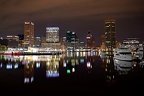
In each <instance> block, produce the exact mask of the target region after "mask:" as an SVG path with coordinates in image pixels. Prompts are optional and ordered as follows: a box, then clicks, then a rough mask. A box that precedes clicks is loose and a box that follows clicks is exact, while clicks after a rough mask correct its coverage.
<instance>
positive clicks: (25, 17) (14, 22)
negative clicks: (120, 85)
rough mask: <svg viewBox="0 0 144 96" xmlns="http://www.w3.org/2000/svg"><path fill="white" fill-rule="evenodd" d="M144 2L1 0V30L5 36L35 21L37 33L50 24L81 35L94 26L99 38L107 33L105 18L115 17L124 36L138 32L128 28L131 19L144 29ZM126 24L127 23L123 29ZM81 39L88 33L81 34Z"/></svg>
mask: <svg viewBox="0 0 144 96" xmlns="http://www.w3.org/2000/svg"><path fill="white" fill-rule="evenodd" d="M143 5H144V1H143V0H9V1H7V0H1V1H0V21H1V22H0V25H1V26H0V33H2V34H1V36H6V35H8V33H11V34H18V33H19V32H20V33H22V32H23V23H24V21H33V22H34V23H35V33H36V35H40V34H41V32H42V33H43V34H45V27H46V26H59V27H60V28H61V31H60V32H61V34H63V35H64V34H65V31H66V30H68V29H70V30H73V31H76V32H77V34H78V35H79V34H81V33H82V32H83V33H84V34H83V36H85V35H86V32H87V30H92V33H93V35H95V37H96V38H99V37H100V36H99V35H101V34H103V33H104V26H103V23H104V21H103V20H104V18H109V17H112V18H116V19H117V26H119V27H118V29H117V32H120V33H121V34H122V35H119V36H121V37H119V38H122V39H123V38H124V37H122V36H124V34H125V33H126V32H129V31H132V32H133V33H134V31H133V30H134V29H133V30H130V29H128V28H130V27H129V26H128V25H130V24H129V22H130V23H135V22H136V23H138V24H137V25H138V26H139V27H134V26H133V25H132V26H133V27H134V28H139V29H135V31H136V30H139V33H138V32H137V33H138V34H140V33H143V31H144V30H143V25H142V22H144V19H143V18H144V6H143ZM131 18H133V19H131ZM140 19H141V21H140ZM130 20H132V21H130ZM119 22H120V23H119ZM122 23H125V24H122ZM123 25H125V26H126V25H127V26H126V27H125V28H124V29H121V28H120V26H123ZM137 25H136V26H137ZM122 28H123V27H122ZM118 34H119V33H118ZM63 35H61V36H63ZM134 35H135V34H134ZM135 36H137V35H135ZM81 39H82V40H84V39H85V37H83V38H82V36H81ZM122 39H118V40H122ZM97 40H98V41H99V39H97Z"/></svg>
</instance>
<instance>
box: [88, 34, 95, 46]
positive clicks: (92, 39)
mask: <svg viewBox="0 0 144 96" xmlns="http://www.w3.org/2000/svg"><path fill="white" fill-rule="evenodd" d="M86 47H87V48H94V47H95V41H94V37H93V36H92V34H91V31H88V33H87V36H86Z"/></svg>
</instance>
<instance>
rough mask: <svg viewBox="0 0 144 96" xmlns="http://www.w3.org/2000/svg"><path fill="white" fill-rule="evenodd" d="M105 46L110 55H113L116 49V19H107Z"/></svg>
mask: <svg viewBox="0 0 144 96" xmlns="http://www.w3.org/2000/svg"><path fill="white" fill-rule="evenodd" d="M104 22H105V45H106V51H107V54H108V55H113V48H115V47H116V30H115V25H116V24H115V23H116V20H115V19H105V20H104Z"/></svg>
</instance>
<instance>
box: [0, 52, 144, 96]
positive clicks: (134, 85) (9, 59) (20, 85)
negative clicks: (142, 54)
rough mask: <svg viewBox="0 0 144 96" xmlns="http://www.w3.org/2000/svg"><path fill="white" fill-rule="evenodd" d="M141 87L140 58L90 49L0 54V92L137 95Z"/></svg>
mask: <svg viewBox="0 0 144 96" xmlns="http://www.w3.org/2000/svg"><path fill="white" fill-rule="evenodd" d="M120 65H121V66H120ZM143 87H144V69H143V66H142V63H141V62H136V61H132V62H128V61H118V60H113V57H111V56H104V57H101V56H99V54H98V53H92V52H87V53H67V54H63V55H37V56H33V55H25V56H8V55H7V56H3V55H1V56H0V92H1V93H3V94H5V95H7V94H11V95H15V96H28V95H38V96H43V95H46V96H48V95H70V96H71V95H82V94H84V95H94V96H96V95H97V96H98V95H110V96H112V95H113V96H117V95H138V94H143V92H144V91H143V89H144V88H143Z"/></svg>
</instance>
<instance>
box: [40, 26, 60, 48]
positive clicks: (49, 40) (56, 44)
mask: <svg viewBox="0 0 144 96" xmlns="http://www.w3.org/2000/svg"><path fill="white" fill-rule="evenodd" d="M42 47H47V48H50V49H52V50H57V49H60V48H61V45H60V39H59V27H46V43H42Z"/></svg>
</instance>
